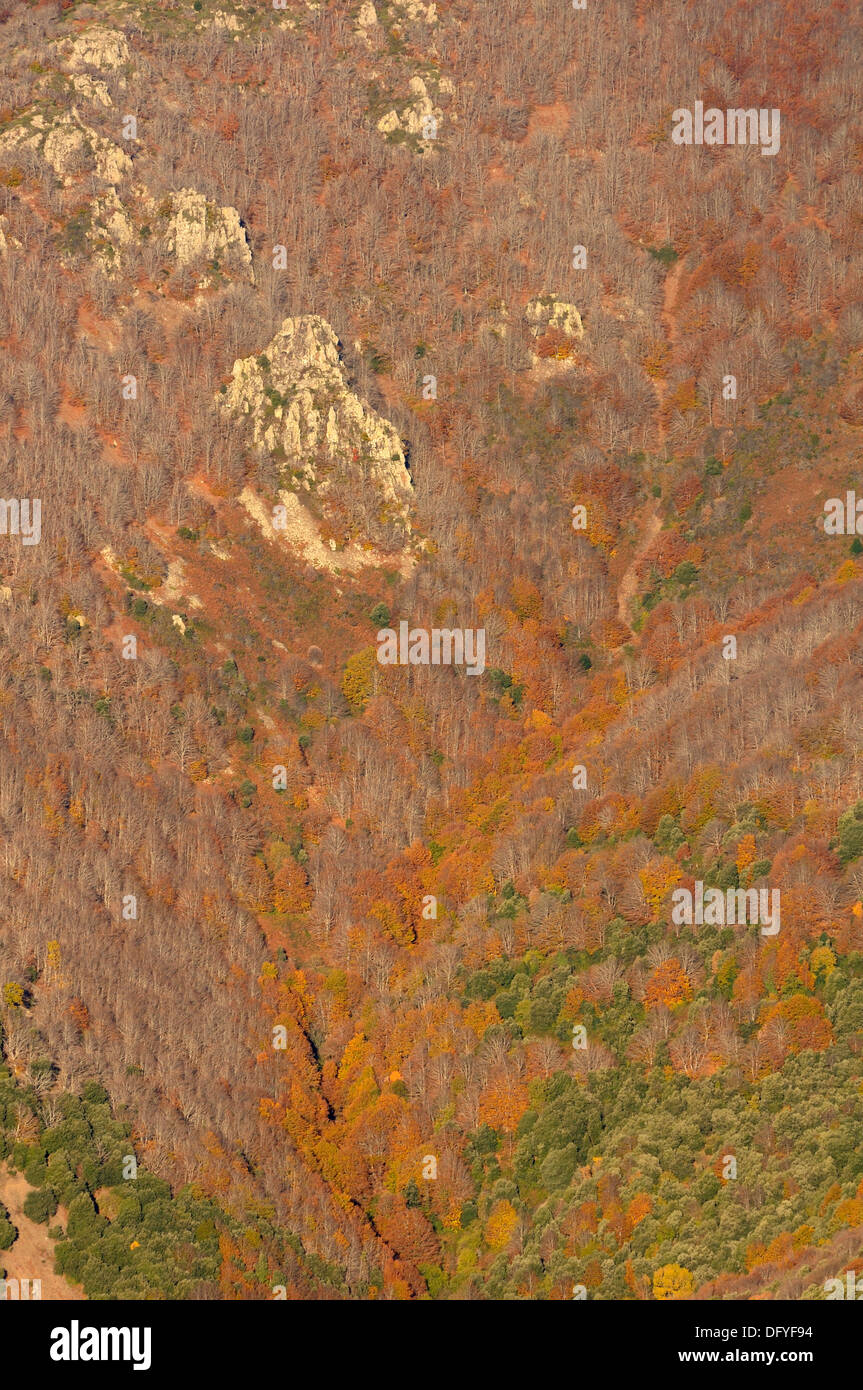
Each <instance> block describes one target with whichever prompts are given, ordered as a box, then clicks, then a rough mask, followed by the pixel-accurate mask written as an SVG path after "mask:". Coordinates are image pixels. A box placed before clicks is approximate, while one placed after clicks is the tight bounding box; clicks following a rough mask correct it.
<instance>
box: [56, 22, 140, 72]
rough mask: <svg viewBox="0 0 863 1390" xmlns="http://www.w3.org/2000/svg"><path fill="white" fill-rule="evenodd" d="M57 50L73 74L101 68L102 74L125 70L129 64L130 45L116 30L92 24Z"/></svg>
mask: <svg viewBox="0 0 863 1390" xmlns="http://www.w3.org/2000/svg"><path fill="white" fill-rule="evenodd" d="M57 49H58V51H59V53H60V55H61V57H62V59H63V60H64V61H65V63H66V65H67V67H68V68H69V69H70V70H71V71H72V72H81V71H83V69H84V68H99V69H100V70H101V71H102V72H105V71H107V70H113V69H116V68H123V67H125V66H126V64H127V63H128V62H129V45H128V44H127V42H126V40H125V38H124V36H123V35H122V34H120V33H117V31H116V30H115V29H103V28H102V27H101V26H100V25H97V24H92V25H90V27H89V28H87V29H85V30H84V31H83V33H80V34H77V35H76V36H75V38H74V39H71V40H68V39H67V40H62V39H61V41H60V42H59V43H58V44H57Z"/></svg>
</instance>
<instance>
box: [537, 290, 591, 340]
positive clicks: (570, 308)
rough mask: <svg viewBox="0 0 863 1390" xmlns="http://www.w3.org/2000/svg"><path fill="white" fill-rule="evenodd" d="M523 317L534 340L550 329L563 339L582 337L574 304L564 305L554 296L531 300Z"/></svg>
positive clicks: (582, 328) (582, 329)
mask: <svg viewBox="0 0 863 1390" xmlns="http://www.w3.org/2000/svg"><path fill="white" fill-rule="evenodd" d="M524 316H525V318H526V319H527V322H528V324H529V326H530V331H531V333H532V334H533V336H534V338H539V337H541V336H542V335H543V334H544V333H547V332H548V331H549V330H550V329H552V330H555V331H557V332H558V333H561V334H562V335H563V336H564V338H570V339H573V340H575V339H578V338H583V337H584V325H583V324H582V322H581V314H580V313H579V312H578V309H577V308H576V307H575V305H574V304H566V303H564V301H563V300H561V299H558V297H557V295H556V294H543V295H540V297H539V298H538V299H532V300H531V301H530V303H529V304H528V306H527V308H526V309H525V312H524Z"/></svg>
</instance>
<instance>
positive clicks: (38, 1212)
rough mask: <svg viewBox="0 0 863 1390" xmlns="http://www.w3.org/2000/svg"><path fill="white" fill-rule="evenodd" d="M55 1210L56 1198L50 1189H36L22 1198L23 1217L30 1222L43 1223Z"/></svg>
mask: <svg viewBox="0 0 863 1390" xmlns="http://www.w3.org/2000/svg"><path fill="white" fill-rule="evenodd" d="M56 1210H57V1198H56V1197H55V1195H54V1193H53V1192H52V1191H51V1189H50V1187H37V1189H36V1191H35V1192H28V1193H27V1196H26V1197H25V1198H24V1215H25V1216H26V1217H27V1218H28V1219H29V1220H30V1221H38V1222H40V1223H42V1222H45V1221H47V1220H48V1217H49V1216H53V1215H54V1213H55V1211H56Z"/></svg>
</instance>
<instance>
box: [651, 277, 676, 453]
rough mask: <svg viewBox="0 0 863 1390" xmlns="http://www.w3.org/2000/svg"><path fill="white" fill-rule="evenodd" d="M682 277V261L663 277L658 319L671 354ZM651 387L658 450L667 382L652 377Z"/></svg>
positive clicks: (661, 441)
mask: <svg viewBox="0 0 863 1390" xmlns="http://www.w3.org/2000/svg"><path fill="white" fill-rule="evenodd" d="M682 276H683V261H682V260H676V261H675V262H674V265H673V266H672V267H671V269H670V270H669V272H668V274H667V275H666V277H665V284H664V285H663V287H662V309H661V311H660V319H661V321H662V326H663V328H664V329H665V336H666V339H667V340H668V342H669V344H670V345H671V349H672V352H673V351H674V348H675V347H676V346H677V343H678V341H679V339H680V329H679V327H678V323H677V301H678V298H679V296H680V281H681V279H682ZM653 385H654V388H655V390H656V399H657V402H658V404H659V409H658V411H657V414H656V433H657V441H658V444H659V448H660V449H662V447H663V445H664V444H665V435H666V426H665V421H664V420H663V411H662V407H663V406H664V404H665V397H666V395H667V392H668V382H667V381H666V380H665V379H664V378H660V377H654V378H653Z"/></svg>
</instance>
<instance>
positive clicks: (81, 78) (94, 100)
mask: <svg viewBox="0 0 863 1390" xmlns="http://www.w3.org/2000/svg"><path fill="white" fill-rule="evenodd" d="M69 81H70V83H71V86H72V90H73V92H74V93H75V95H76V97H79V98H80V100H81V101H89V102H90V104H91V106H113V104H114V103H113V102H112V100H111V94H110V92H109V91H108V88H107V87H106V86H105V83H104V82H103V81H102V80H101V78H98V77H88V75H87V74H86V73H80V74H75V75H73V76H72V77H70V79H69Z"/></svg>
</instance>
